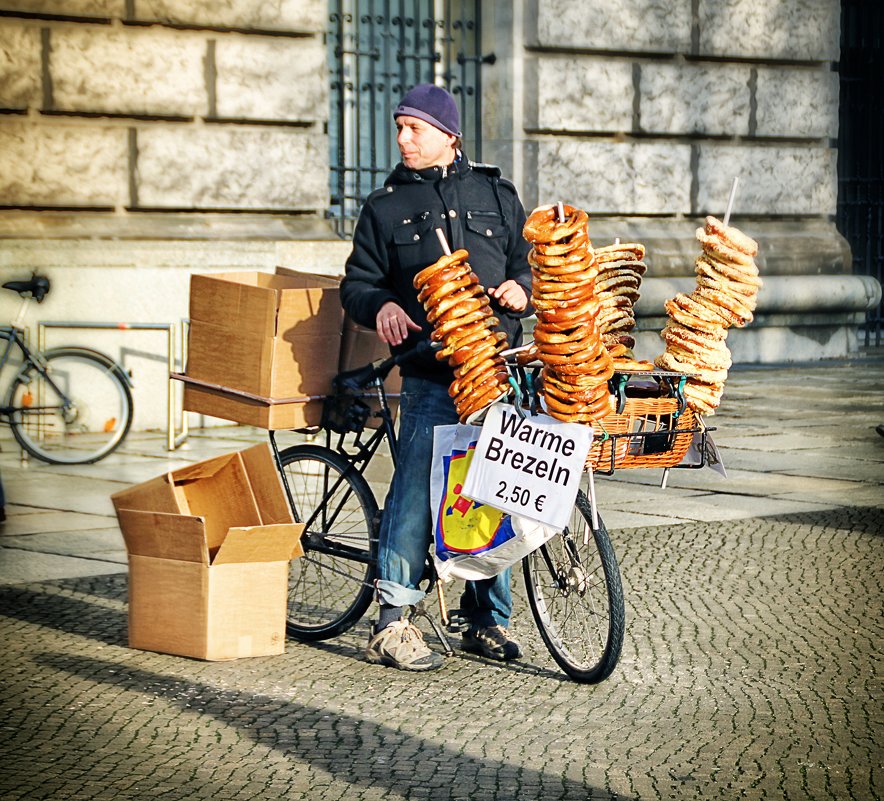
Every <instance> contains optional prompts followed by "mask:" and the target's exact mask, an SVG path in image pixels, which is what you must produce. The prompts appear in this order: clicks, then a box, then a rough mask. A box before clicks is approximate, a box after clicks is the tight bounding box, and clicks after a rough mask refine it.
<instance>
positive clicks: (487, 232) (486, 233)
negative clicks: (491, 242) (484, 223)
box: [485, 228, 493, 236]
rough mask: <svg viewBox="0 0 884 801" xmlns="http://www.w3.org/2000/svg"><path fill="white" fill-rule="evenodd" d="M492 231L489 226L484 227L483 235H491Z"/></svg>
mask: <svg viewBox="0 0 884 801" xmlns="http://www.w3.org/2000/svg"><path fill="white" fill-rule="evenodd" d="M492 233H493V231H492V230H491V229H490V228H486V229H485V236H491V234H492Z"/></svg>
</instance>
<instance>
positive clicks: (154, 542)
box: [111, 445, 304, 660]
mask: <svg viewBox="0 0 884 801" xmlns="http://www.w3.org/2000/svg"><path fill="white" fill-rule="evenodd" d="M111 500H112V501H113V504H114V508H115V509H116V512H117V518H118V520H119V523H120V529H121V530H122V533H123V539H124V540H125V542H126V550H127V552H128V554H129V645H130V646H131V647H132V648H139V649H142V650H147V651H160V652H163V653H169V654H178V655H180V656H191V657H196V658H198V659H209V660H217V659H235V658H238V657H246V656H268V655H273V654H281V653H284V651H285V614H286V598H287V591H288V574H289V561H290V560H291V559H294V558H297V557H299V556H302V555H303V553H304V552H303V550H302V548H301V545H300V536H301V533H302V532H303V528H304V527H303V525H302V524H300V523H298V524H296V523H294V521H293V519H292V515H291V512H290V511H289V507H288V503H287V501H286V498H285V495H284V491H283V487H282V482H281V480H280V477H279V474H278V473H277V471H276V467H275V465H274V463H273V458H272V456H271V455H270V450H269V448H268V446H267V445H256V446H254V447H252V448H248V449H247V450H244V451H241V452H238V453H230V454H226V455H224V456H218V457H215V458H213V459H208V460H206V461H204V462H199V463H198V464H194V465H190V466H188V467H184V468H181V469H179V470H173V471H171V472H168V473H166V474H165V475H162V476H159V477H157V478H154V479H151V480H150V481H147V482H145V483H143V484H139V485H137V486H134V487H130V488H129V489H126V490H123V491H121V492H118V493H116V494H115V495H113V496H112V497H111Z"/></svg>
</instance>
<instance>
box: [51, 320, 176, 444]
mask: <svg viewBox="0 0 884 801" xmlns="http://www.w3.org/2000/svg"><path fill="white" fill-rule="evenodd" d="M181 323H182V342H181V354H182V356H181V358H182V368H183V365H184V359H185V357H186V345H185V343H186V341H187V337H186V334H184V323H185V321H184V320H182V321H181ZM49 328H68V329H77V330H93V331H165V332H166V346H167V347H166V358H167V362H168V364H167V367H168V372H169V373H174V372H175V328H174V323H98V322H79V321H63V320H52V321H44V322H40V323H37V350H39V351H40V352H41V353H42V352H43V351H45V350H46V331H47V329H49ZM181 417H182V425H181V433H180V434H177V435H176V433H175V385H174V382H173V379H171V378H169V379H168V380H167V385H166V434H167V439H166V448H167V450H170V451H174V450H175V449H176V448H178V446H179V445H181V444H182V443H184V442H185V441H186V440H187V436H188V427H187V414H186V412H182V415H181Z"/></svg>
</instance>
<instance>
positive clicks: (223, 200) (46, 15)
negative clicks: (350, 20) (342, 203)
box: [0, 0, 328, 232]
mask: <svg viewBox="0 0 884 801" xmlns="http://www.w3.org/2000/svg"><path fill="white" fill-rule="evenodd" d="M325 6H326V4H325V2H324V0H280V1H279V2H274V3H261V2H255V0H230V2H225V3H212V2H209V1H208V0H204V1H202V2H199V1H197V2H187V3H181V2H172V1H171V0H128V1H124V0H117V1H116V2H114V0H65V1H64V2H62V0H58V1H57V2H51V0H3V1H2V2H0V12H2V16H0V207H2V208H4V209H16V210H28V209H33V210H59V209H63V210H66V211H71V210H73V211H83V212H86V211H91V212H97V213H105V214H111V213H114V214H116V215H118V217H119V218H120V219H118V220H117V222H118V223H119V229H120V231H122V232H125V224H126V221H125V220H124V219H123V217H124V216H125V215H126V214H137V213H139V212H143V211H157V210H160V211H166V212H169V213H177V212H212V211H223V212H241V211H247V210H261V211H263V212H268V213H274V214H286V215H305V216H313V217H315V218H321V217H322V216H323V215H324V212H325V209H326V208H327V207H328V188H327V186H328V180H327V176H328V152H327V150H328V148H327V136H326V133H325V130H324V126H325V124H326V122H327V119H328V78H327V70H326V66H325V46H324V43H323V31H324V28H325V17H326V8H325Z"/></svg>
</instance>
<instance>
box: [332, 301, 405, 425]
mask: <svg viewBox="0 0 884 801" xmlns="http://www.w3.org/2000/svg"><path fill="white" fill-rule="evenodd" d="M389 355H390V348H389V346H388V345H386V344H384V343H383V342H381V340H380V339H379V338H378V335H377V332H376V331H374V330H373V329H371V328H366V327H365V326H362V325H359V324H358V323H355V322H353V320H351V319H350V318H349V317H348V316H346V315H345V316H344V326H343V331H342V334H341V359H340V363H339V364H340V369H341V372H344V371H345V370H355V369H356V368H357V367H364V366H365V365H366V364H369V363H371V362H375V361H378V360H380V359H386V358H387V357H388V356H389ZM401 388H402V377H401V376H400V375H399V368H398V367H394V368H393V369H392V371H391V372H390V375H388V376H387V378H386V380H385V381H384V389H385V390H386V393H387V405H388V406H389V407H390V411H391V412H392V414H393V420H395V419H396V412H397V411H398V409H399V391H400V389H401ZM366 400H367V402H368V405H369V407H370V408H371V410H372V412H375V411H377V410H378V409H379V408H380V404H379V403H378V401H377V400H376V399H375V398H374V397H371V398H366ZM367 426H368V427H369V428H377V427H378V426H380V420H378V418H376V417H370V418H369V420H368V423H367Z"/></svg>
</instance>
